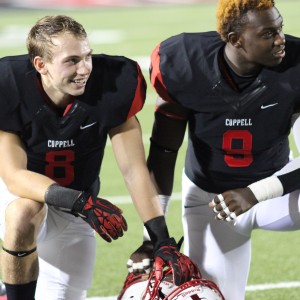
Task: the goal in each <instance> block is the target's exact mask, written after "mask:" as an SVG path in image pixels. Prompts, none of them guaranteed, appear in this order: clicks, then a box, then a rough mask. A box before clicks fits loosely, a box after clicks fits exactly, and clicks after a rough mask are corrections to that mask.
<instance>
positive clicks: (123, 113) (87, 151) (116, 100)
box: [0, 55, 146, 190]
mask: <svg viewBox="0 0 300 300" xmlns="http://www.w3.org/2000/svg"><path fill="white" fill-rule="evenodd" d="M0 78H1V79H0V129H1V130H5V131H13V132H17V133H18V134H19V136H20V138H21V140H22V141H23V143H24V145H25V147H26V152H27V155H28V166H27V167H28V169H29V170H31V171H34V172H37V173H40V174H44V175H46V176H48V177H50V178H52V179H53V180H55V181H57V182H58V183H59V184H61V185H63V186H67V187H70V188H74V189H77V190H86V189H88V188H89V187H90V186H91V185H92V184H93V183H94V182H95V181H96V180H97V179H98V176H99V171H100V168H101V163H102V159H103V154H104V148H105V145H106V140H107V134H108V131H109V130H110V129H111V128H113V127H116V126H118V125H121V124H122V123H124V122H125V121H126V120H127V119H129V118H130V117H132V116H134V115H135V114H136V113H137V112H138V111H140V110H141V109H142V107H143V105H144V101H145V95H146V83H145V80H144V78H143V75H142V73H141V71H140V68H139V66H138V65H137V63H136V62H134V61H132V60H129V59H127V58H125V57H120V56H107V55H93V70H92V73H91V75H90V78H89V79H88V82H87V85H86V89H85V92H84V94H83V95H81V96H79V97H77V98H76V99H74V101H73V103H72V104H70V105H69V107H67V108H66V109H65V111H64V113H63V114H62V113H59V112H58V111H57V110H56V109H54V108H53V107H52V106H51V104H50V103H49V100H48V101H47V96H46V94H45V93H44V91H43V89H42V87H41V84H40V81H39V77H38V74H37V72H36V70H35V69H34V68H33V66H32V65H31V63H30V61H29V59H28V56H27V55H22V56H13V57H6V58H3V59H1V60H0Z"/></svg>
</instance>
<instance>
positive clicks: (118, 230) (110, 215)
mask: <svg viewBox="0 0 300 300" xmlns="http://www.w3.org/2000/svg"><path fill="white" fill-rule="evenodd" d="M72 213H73V214H74V215H76V216H79V217H81V218H82V219H83V220H84V221H86V222H87V223H88V224H90V226H91V227H92V228H93V229H95V231H96V232H97V233H98V234H99V235H100V236H101V237H102V238H103V239H104V240H105V241H107V242H109V243H110V242H112V240H116V239H117V238H119V237H121V236H123V232H124V231H126V230H127V223H126V220H125V219H124V217H123V216H122V213H123V212H122V210H121V209H119V208H118V207H117V206H115V205H114V204H112V203H110V202H109V201H107V200H105V199H102V198H98V197H93V196H92V195H91V194H89V193H86V192H82V193H81V194H80V196H79V197H78V199H77V200H76V201H75V203H74V205H73V208H72Z"/></svg>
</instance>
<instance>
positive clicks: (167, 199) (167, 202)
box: [158, 195, 171, 215]
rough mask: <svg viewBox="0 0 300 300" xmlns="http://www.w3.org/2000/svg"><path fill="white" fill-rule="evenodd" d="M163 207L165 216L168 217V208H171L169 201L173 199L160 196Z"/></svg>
mask: <svg viewBox="0 0 300 300" xmlns="http://www.w3.org/2000/svg"><path fill="white" fill-rule="evenodd" d="M158 198H159V201H160V204H161V207H162V209H163V212H164V215H166V213H167V211H168V206H169V201H170V199H171V196H167V195H158Z"/></svg>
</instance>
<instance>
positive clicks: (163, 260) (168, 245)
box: [154, 238, 200, 286]
mask: <svg viewBox="0 0 300 300" xmlns="http://www.w3.org/2000/svg"><path fill="white" fill-rule="evenodd" d="M156 249H157V250H155V252H154V269H155V277H156V280H161V279H162V276H163V268H164V266H170V267H171V268H172V270H173V281H174V283H175V284H176V285H177V286H180V285H181V284H183V283H184V282H187V281H189V280H191V279H192V278H193V277H195V276H196V277H197V276H199V277H200V271H199V269H198V267H197V266H196V264H195V263H194V262H193V261H192V260H191V259H190V258H189V257H188V256H186V255H184V254H182V253H180V252H179V250H178V249H179V248H178V245H177V243H176V242H175V240H174V238H169V239H166V240H164V241H162V242H161V243H159V244H158V245H157V246H156Z"/></svg>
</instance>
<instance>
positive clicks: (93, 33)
mask: <svg viewBox="0 0 300 300" xmlns="http://www.w3.org/2000/svg"><path fill="white" fill-rule="evenodd" d="M277 6H278V7H279V9H280V11H281V13H282V15H283V17H284V20H285V21H284V24H285V27H284V31H285V33H289V34H294V35H298V36H300V25H299V11H300V2H299V0H294V1H293V0H278V1H277ZM214 9H215V4H202V5H200V4H199V5H185V6H182V5H181V6H147V7H130V8H99V9H92V10H89V9H81V10H61V11H60V10H55V11H50V10H48V11H41V10H6V9H5V10H4V9H2V10H0V41H1V44H0V56H6V55H15V54H21V53H24V52H25V46H24V45H25V39H26V34H27V32H28V30H29V29H30V26H31V25H32V24H33V23H34V22H35V21H36V20H37V19H38V18H40V17H42V16H44V15H50V14H61V13H63V14H67V15H70V16H72V17H74V18H76V19H77V20H78V21H80V22H81V23H82V24H83V25H84V26H85V27H86V29H87V31H88V33H89V36H90V41H91V45H92V48H93V49H94V53H107V54H117V55H125V56H129V57H132V58H134V59H138V60H139V59H140V58H141V57H149V55H150V53H151V51H152V49H153V48H154V47H155V45H156V44H157V43H159V42H160V41H161V40H162V39H164V38H167V37H169V36H171V35H174V34H177V33H180V32H183V31H185V32H193V31H206V30H214V28H215V13H214ZM143 72H144V75H145V77H146V78H147V80H148V72H147V69H146V68H144V69H143ZM154 99H155V94H154V92H153V91H152V88H151V86H150V85H149V84H148V96H147V101H146V105H145V108H144V109H143V111H142V112H141V113H139V115H138V117H139V119H140V121H141V124H142V127H143V136H144V141H145V149H146V152H147V151H148V139H149V136H150V132H151V124H152V118H153V105H154ZM184 149H185V146H183V149H182V150H181V152H180V156H179V161H178V164H177V171H176V179H175V180H176V181H175V190H174V192H176V193H178V192H180V176H181V169H182V166H183V155H184ZM101 177H102V192H101V195H102V196H103V197H106V198H108V199H115V198H114V197H115V196H122V195H124V196H127V191H126V188H125V184H124V182H123V179H122V177H121V175H120V172H119V170H118V168H117V165H116V163H115V162H114V158H113V154H112V151H111V147H110V146H109V145H108V147H107V150H106V153H105V161H104V164H103V169H102V173H101ZM119 206H120V207H121V208H122V209H123V210H124V212H125V217H126V219H127V221H128V225H129V230H128V232H127V233H126V235H125V236H124V237H123V238H121V239H119V240H117V241H114V242H113V243H111V244H107V243H105V242H104V241H103V240H101V239H100V238H99V239H98V249H97V263H96V267H95V275H94V280H93V285H92V287H91V289H90V291H89V296H109V295H116V294H117V293H118V292H119V290H120V288H121V286H122V284H123V280H124V278H125V276H126V267H125V265H126V262H127V259H128V257H129V255H130V253H131V252H132V251H133V250H134V249H135V248H136V247H137V246H138V245H139V243H140V242H141V233H142V225H141V222H140V220H139V217H138V216H137V214H136V213H135V211H134V208H133V206H132V205H131V204H120V205H119ZM180 216H181V207H180V201H174V202H172V203H171V206H170V209H169V213H168V218H167V221H168V224H169V228H170V231H171V234H172V235H173V236H175V237H176V239H178V238H179V237H180V236H181V234H182V229H181V225H180V219H181V217H180ZM299 241H300V237H299V233H297V232H295V233H270V232H263V231H259V232H258V231H257V232H254V233H253V260H252V265H251V273H250V277H249V283H248V284H249V285H258V284H266V283H279V282H296V281H297V282H299V274H300V266H299V256H298V251H299V250H298V248H299ZM228 276H230V274H228ZM254 299H256V300H268V299H272V300H279V299H284V300H286V299H295V300H297V299H300V288H299V287H298V288H286V289H284V288H282V289H270V290H266V291H264V290H261V291H255V292H254V291H249V292H247V300H254ZM228 300H230V299H228Z"/></svg>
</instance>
